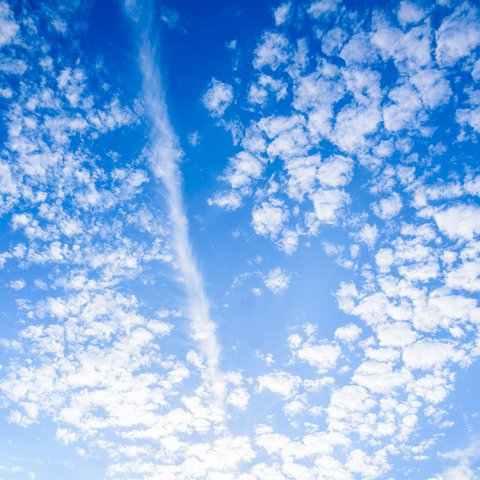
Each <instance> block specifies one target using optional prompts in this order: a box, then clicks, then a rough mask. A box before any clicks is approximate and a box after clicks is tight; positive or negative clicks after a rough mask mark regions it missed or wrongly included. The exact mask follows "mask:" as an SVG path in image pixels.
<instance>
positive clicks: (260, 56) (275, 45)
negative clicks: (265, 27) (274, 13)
mask: <svg viewBox="0 0 480 480" xmlns="http://www.w3.org/2000/svg"><path fill="white" fill-rule="evenodd" d="M289 57H290V45H289V42H288V40H287V38H286V37H285V36H284V35H282V34H280V33H275V32H265V33H264V34H263V35H262V41H261V43H259V44H258V46H257V48H256V49H255V58H254V60H253V66H254V67H255V68H257V69H261V68H264V67H270V69H271V70H273V71H275V70H277V69H278V68H279V67H281V66H282V65H284V64H285V63H286V62H287V60H288V59H289Z"/></svg>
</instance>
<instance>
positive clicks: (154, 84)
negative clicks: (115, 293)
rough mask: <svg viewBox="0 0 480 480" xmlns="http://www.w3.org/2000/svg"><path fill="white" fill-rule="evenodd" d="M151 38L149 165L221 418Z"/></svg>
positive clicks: (214, 356) (210, 331) (206, 308)
mask: <svg viewBox="0 0 480 480" xmlns="http://www.w3.org/2000/svg"><path fill="white" fill-rule="evenodd" d="M149 36H151V35H150V34H149V30H148V28H147V29H146V32H144V35H143V42H142V45H141V48H140V67H141V72H142V76H143V96H144V102H145V106H146V109H147V113H148V116H149V118H150V122H151V133H150V136H151V145H150V151H151V155H150V165H151V169H152V171H153V173H154V175H155V177H156V178H158V179H159V180H160V181H161V182H162V183H163V185H164V187H165V190H166V200H167V204H168V210H169V216H170V221H171V234H172V244H173V249H174V253H175V257H176V260H177V265H178V268H179V270H180V272H181V275H182V278H183V281H184V285H185V289H186V294H187V301H188V307H187V311H188V318H189V320H190V329H191V336H192V338H193V340H194V341H195V342H196V343H197V344H198V346H199V350H200V353H201V355H202V357H203V362H204V365H205V371H204V376H205V380H206V381H207V382H208V383H209V387H210V392H211V394H212V395H213V397H214V399H215V402H214V405H213V406H214V407H216V409H217V413H218V414H221V413H222V411H223V404H224V396H225V393H224V391H225V386H224V381H223V378H222V375H221V373H220V370H219V358H220V347H219V344H218V340H217V336H216V325H215V323H214V322H213V321H212V320H211V318H210V305H209V301H208V298H207V295H206V293H205V287H204V283H203V278H202V275H201V273H200V271H199V269H198V266H197V263H196V261H195V257H194V254H193V251H192V246H191V243H190V239H189V232H188V218H187V215H186V213H185V207H184V202H183V195H182V174H181V171H180V167H179V163H180V161H181V159H182V157H183V151H182V149H181V147H180V145H179V141H178V138H177V136H176V134H175V132H174V131H173V128H172V125H171V123H170V119H169V115H168V109H167V105H166V102H165V94H164V91H163V88H162V82H161V75H160V71H159V69H158V67H157V65H156V49H155V47H154V45H153V44H152V42H151V41H150V40H149Z"/></svg>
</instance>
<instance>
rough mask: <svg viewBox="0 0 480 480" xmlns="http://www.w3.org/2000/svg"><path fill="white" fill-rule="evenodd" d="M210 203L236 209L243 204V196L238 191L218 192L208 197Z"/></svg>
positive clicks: (227, 208) (226, 208)
mask: <svg viewBox="0 0 480 480" xmlns="http://www.w3.org/2000/svg"><path fill="white" fill-rule="evenodd" d="M208 204H209V205H215V206H216V207H220V208H224V209H225V210H236V209H237V208H239V207H240V206H241V205H242V197H241V196H240V195H239V194H238V193H237V192H223V193H217V194H215V195H214V196H213V197H211V198H209V199H208Z"/></svg>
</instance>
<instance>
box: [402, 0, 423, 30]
mask: <svg viewBox="0 0 480 480" xmlns="http://www.w3.org/2000/svg"><path fill="white" fill-rule="evenodd" d="M424 16H425V11H424V10H423V9H422V8H421V7H420V6H419V5H416V4H414V3H412V2H410V1H409V0H403V1H402V2H401V3H400V7H399V9H398V12H397V18H398V21H399V22H400V24H401V25H402V26H403V27H405V26H407V25H410V24H412V23H418V22H420V20H422V19H423V17H424Z"/></svg>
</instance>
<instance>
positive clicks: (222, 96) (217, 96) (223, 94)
mask: <svg viewBox="0 0 480 480" xmlns="http://www.w3.org/2000/svg"><path fill="white" fill-rule="evenodd" d="M232 101H233V87H232V86H231V85H229V84H228V83H223V82H220V81H219V80H217V79H215V78H212V81H211V82H210V86H209V88H208V90H207V91H206V92H205V95H203V97H202V102H203V105H204V107H205V108H206V109H207V110H208V111H209V112H210V115H211V116H212V117H221V116H222V115H223V114H224V113H225V110H226V109H227V108H228V107H229V106H230V105H231V103H232Z"/></svg>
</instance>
